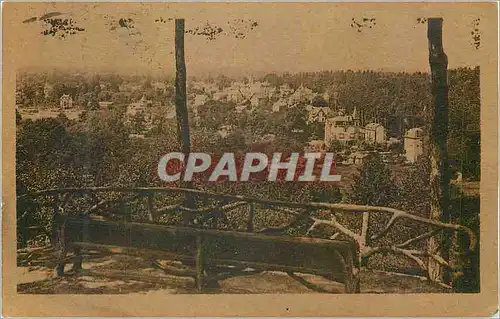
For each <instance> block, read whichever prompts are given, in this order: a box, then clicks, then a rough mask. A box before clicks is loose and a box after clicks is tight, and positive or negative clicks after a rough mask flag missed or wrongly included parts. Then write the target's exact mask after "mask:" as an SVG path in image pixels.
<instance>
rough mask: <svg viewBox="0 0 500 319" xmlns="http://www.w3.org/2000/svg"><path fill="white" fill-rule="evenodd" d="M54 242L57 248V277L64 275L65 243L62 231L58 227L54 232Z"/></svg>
mask: <svg viewBox="0 0 500 319" xmlns="http://www.w3.org/2000/svg"><path fill="white" fill-rule="evenodd" d="M55 244H56V248H57V266H56V269H55V273H56V276H57V277H60V276H63V275H64V266H65V265H66V253H67V251H66V243H65V240H64V231H63V228H62V227H60V228H59V229H58V230H57V232H56V239H55Z"/></svg>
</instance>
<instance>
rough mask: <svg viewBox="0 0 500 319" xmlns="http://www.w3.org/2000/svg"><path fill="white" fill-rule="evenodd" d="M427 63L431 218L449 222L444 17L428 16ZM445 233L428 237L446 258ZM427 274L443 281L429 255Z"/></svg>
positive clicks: (430, 248) (441, 274) (433, 250)
mask: <svg viewBox="0 0 500 319" xmlns="http://www.w3.org/2000/svg"><path fill="white" fill-rule="evenodd" d="M427 37H428V39H429V64H430V67H431V73H432V101H433V108H432V109H431V112H430V132H429V133H430V136H429V142H430V145H429V151H430V160H431V172H430V180H429V183H430V184H429V185H430V194H429V195H430V216H429V218H430V219H434V220H440V221H442V222H448V221H449V220H450V215H449V197H450V194H449V184H450V177H449V173H448V159H447V149H446V140H447V137H448V83H447V75H446V73H447V67H448V58H447V56H446V54H445V53H444V51H443V20H442V19H441V18H430V19H428V33H427ZM447 237H448V236H446V234H445V235H444V236H442V237H441V238H431V239H430V240H429V243H428V250H429V251H431V252H437V251H439V250H441V256H442V257H443V258H445V259H447V257H448V256H447V255H448V253H449V243H448V240H447ZM427 267H428V270H429V278H430V279H431V280H436V281H446V278H444V276H443V271H442V269H441V268H440V266H439V264H438V263H437V262H436V261H434V260H433V259H429V261H428V264H427Z"/></svg>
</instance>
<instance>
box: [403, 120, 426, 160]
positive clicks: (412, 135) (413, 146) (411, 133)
mask: <svg viewBox="0 0 500 319" xmlns="http://www.w3.org/2000/svg"><path fill="white" fill-rule="evenodd" d="M423 137H424V134H423V130H422V129H421V128H418V127H416V128H412V129H410V130H408V131H407V132H406V134H405V141H404V147H405V156H406V160H407V161H408V162H410V163H415V162H416V161H417V158H418V157H419V156H420V155H422V154H423Z"/></svg>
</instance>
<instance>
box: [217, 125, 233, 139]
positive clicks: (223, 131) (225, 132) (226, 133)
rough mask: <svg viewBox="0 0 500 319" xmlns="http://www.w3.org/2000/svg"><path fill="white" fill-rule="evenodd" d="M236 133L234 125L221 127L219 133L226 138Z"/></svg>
mask: <svg viewBox="0 0 500 319" xmlns="http://www.w3.org/2000/svg"><path fill="white" fill-rule="evenodd" d="M233 131H234V126H232V125H221V126H220V127H219V130H218V131H217V133H218V134H219V136H220V137H222V138H226V137H228V136H229V134H231V133H232V132H233Z"/></svg>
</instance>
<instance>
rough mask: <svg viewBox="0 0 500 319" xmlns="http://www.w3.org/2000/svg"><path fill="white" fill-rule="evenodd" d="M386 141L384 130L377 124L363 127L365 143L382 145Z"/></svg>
mask: <svg viewBox="0 0 500 319" xmlns="http://www.w3.org/2000/svg"><path fill="white" fill-rule="evenodd" d="M385 140H386V132H385V128H384V126H383V125H382V124H379V123H370V124H367V125H366V126H365V141H366V142H368V143H371V144H382V143H384V142H385Z"/></svg>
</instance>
